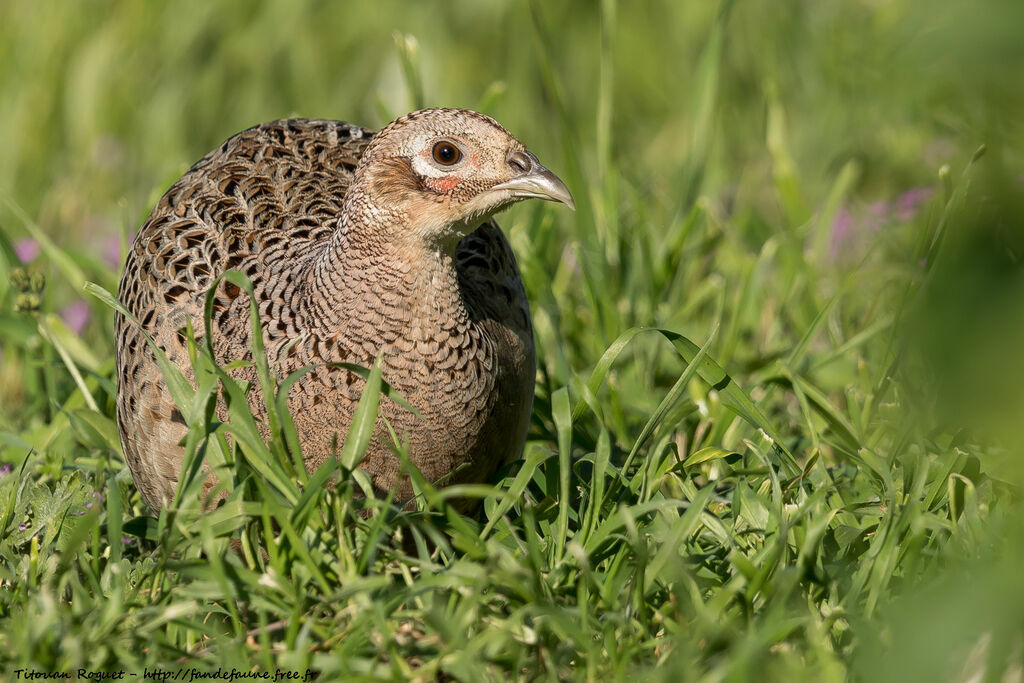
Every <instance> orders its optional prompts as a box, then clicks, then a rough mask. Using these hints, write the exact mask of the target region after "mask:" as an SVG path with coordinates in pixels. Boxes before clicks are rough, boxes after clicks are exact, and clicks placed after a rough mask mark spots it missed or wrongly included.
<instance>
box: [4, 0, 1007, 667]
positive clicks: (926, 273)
mask: <svg viewBox="0 0 1024 683" xmlns="http://www.w3.org/2000/svg"><path fill="white" fill-rule="evenodd" d="M988 5H989V6H988V7H987V9H986V10H985V11H984V12H982V11H978V10H976V9H974V8H973V7H972V5H971V4H970V3H967V2H960V1H958V0H950V1H944V2H925V1H924V0H920V1H916V0H894V1H893V2H888V3H867V2H865V3H854V2H850V3H822V2H814V1H811V0H808V1H807V2H794V3H792V7H790V8H789V9H785V10H784V9H782V8H780V7H779V6H778V5H777V3H768V2H757V1H756V0H747V1H742V0H737V1H736V2H723V3H674V2H668V1H667V0H666V1H664V2H657V1H655V0H650V1H649V2H644V3H638V4H630V5H626V4H625V3H616V2H615V1H614V0H602V2H600V3H588V2H583V1H582V0H581V1H579V2H570V3H564V4H556V3H542V2H539V1H536V2H507V3H506V2H465V3H416V4H409V5H406V4H400V3H398V2H392V1H390V0H385V1H384V2H380V3H376V5H375V8H374V11H370V10H362V9H361V8H358V7H356V6H347V7H343V6H342V4H341V3H317V2H294V3H264V4H255V3H244V2H224V3H206V2H199V1H196V2H187V3H178V4H174V5H168V6H167V7H159V6H157V5H155V4H149V3H128V2H124V3H116V2H110V3H79V4H68V3H60V2H56V1H55V0H40V1H39V2H34V3H8V4H7V5H5V6H4V7H3V8H2V9H0V130H2V131H3V132H2V133H0V143H2V149H3V153H2V154H0V345H2V346H0V352H2V355H0V387H3V388H2V390H0V464H7V465H9V466H10V467H9V468H8V469H5V470H4V471H3V473H2V474H0V662H2V663H3V666H4V669H5V670H6V672H7V679H8V680H14V677H15V675H16V674H15V670H16V669H25V668H27V669H31V670H35V671H51V670H53V671H75V670H76V669H78V668H86V669H87V670H90V671H120V670H124V671H127V672H134V673H138V674H140V675H141V674H142V673H143V671H144V669H147V668H148V669H151V670H152V669H154V668H158V669H165V670H176V669H179V668H183V667H194V668H195V669H198V670H200V671H216V670H217V669H218V668H219V669H221V670H222V671H229V670H230V669H231V668H234V669H236V670H238V671H254V670H255V671H270V672H271V673H273V672H275V671H276V670H278V669H283V670H290V671H298V672H300V673H301V672H303V671H305V670H306V669H312V670H315V671H318V672H322V673H323V675H324V678H323V679H322V680H333V679H335V678H338V677H339V676H342V675H344V676H362V677H366V678H384V679H405V678H413V677H419V678H421V679H423V680H430V679H433V678H435V677H440V676H449V677H454V678H455V679H459V680H481V679H492V680H505V679H507V678H521V679H534V678H540V679H590V680H609V679H624V678H634V677H643V678H652V679H664V680H673V681H675V680H710V681H719V680H787V681H788V680H809V681H842V680H871V681H876V680H893V681H902V680H967V679H968V678H971V677H972V676H974V675H983V676H984V678H983V680H1001V678H1002V676H1003V674H1004V673H1006V672H1010V673H1011V674H1012V673H1014V672H1016V674H1017V675H1019V672H1020V671H1021V667H1022V666H1024V655H1022V651H1024V650H1022V648H1024V622H1022V620H1021V614H1024V582H1022V581H1021V580H1020V570H1019V568H1020V566H1021V563H1022V561H1024V555H1022V551H1021V544H1020V539H1021V538H1022V537H1024V514H1022V512H1021V509H1020V505H1019V489H1020V486H1021V485H1022V484H1024V465H1022V461H1021V460H1020V454H1021V450H1022V446H1024V425H1022V424H1021V421H1020V416H1021V415H1022V414H1024V393H1022V392H1021V391H1020V386H1022V385H1024V360H1022V357H1021V354H1020V351H1019V349H1020V348H1022V347H1024V313H1022V309H1021V306H1020V301H1021V300H1022V296H1024V274H1022V273H1024V271H1022V266H1021V259H1022V256H1021V255H1022V254H1024V227H1022V226H1024V207H1022V200H1021V196H1022V195H1024V185H1022V184H1021V183H1022V178H1024V150H1022V148H1021V145H1020V140H1022V139H1024V130H1022V128H1024V123H1022V121H1024V118H1022V117H1021V116H1020V115H1019V113H1020V112H1021V111H1024V96H1022V93H1021V90H1020V88H1019V87H1018V86H1017V85H1016V84H1018V83H1021V82H1024V55H1022V51H1021V48H1020V47H1018V43H1019V36H1018V35H1017V33H1018V29H1017V27H1019V26H1020V25H1021V22H1022V21H1024V10H1022V9H1021V8H1020V7H1019V3H1017V2H1013V1H1011V0H992V1H991V2H990V3H988ZM424 104H425V105H451V106H468V107H474V108H480V109H483V110H485V111H486V112H487V113H489V114H491V115H493V116H495V117H496V118H497V119H498V120H499V121H501V122H502V123H504V124H505V125H506V126H507V127H508V128H509V129H510V130H512V131H513V132H514V133H515V134H516V135H517V136H518V137H519V138H520V139H522V140H523V141H524V142H525V143H526V144H527V145H528V146H529V147H530V149H531V150H533V151H534V152H536V153H537V154H538V156H539V157H540V158H541V160H542V161H543V162H544V163H545V164H546V165H547V166H549V167H551V168H552V169H554V170H556V172H558V173H559V174H560V175H561V176H562V177H563V178H564V179H565V180H566V182H567V183H568V185H569V186H570V187H571V188H572V190H573V192H574V195H575V197H576V200H577V205H578V211H577V212H576V213H575V214H571V215H570V214H568V213H567V212H564V211H559V210H552V209H551V208H549V207H547V206H542V205H540V204H539V203H533V204H525V205H521V206H518V207H516V208H514V209H513V210H512V211H510V212H509V213H508V214H507V215H506V216H504V217H503V220H502V226H503V227H504V228H505V230H506V233H507V234H508V235H509V238H510V240H511V242H512V245H513V247H514V249H515V251H516V254H517V257H518V259H519V263H520V266H521V269H522V272H523V277H524V280H525V283H526V286H527V289H528V292H529V295H530V300H531V304H532V311H533V317H534V322H535V327H536V330H535V335H536V341H537V345H538V358H539V372H538V376H537V387H536V400H535V409H534V415H533V420H532V424H531V429H530V434H529V440H528V443H527V446H526V449H525V453H524V458H523V460H521V461H519V462H516V463H514V464H512V465H511V466H509V467H508V468H506V469H504V470H503V471H502V472H501V473H500V474H499V476H498V477H496V479H495V480H494V481H493V482H488V483H487V484H486V485H480V486H465V487H460V488H457V489H445V488H436V487H435V486H433V485H432V484H431V483H430V482H426V481H423V480H422V478H421V477H417V473H416V472H415V471H412V472H411V473H412V475H413V476H414V481H415V482H416V489H417V491H418V494H419V495H418V496H417V507H416V509H415V510H409V509H402V508H400V507H399V506H398V505H396V501H392V500H376V499H373V498H372V496H371V497H370V498H365V497H363V496H362V493H363V491H364V486H363V485H364V484H365V478H364V477H362V475H361V474H360V473H359V472H358V470H356V471H353V470H352V467H353V466H354V465H355V464H357V463H358V461H359V454H360V448H361V447H365V438H363V437H360V436H359V433H358V432H359V430H358V426H359V425H360V424H364V425H365V424H372V422H373V420H374V418H375V415H376V409H375V406H376V402H377V400H378V398H379V392H384V391H388V389H387V388H386V387H384V386H381V385H379V384H378V383H377V382H375V381H374V378H375V377H376V378H379V374H376V373H375V372H374V371H373V370H372V369H371V370H370V373H371V374H370V381H369V382H368V386H370V387H371V388H372V389H371V390H370V391H368V392H367V394H366V395H364V403H363V404H361V408H360V409H361V411H363V412H362V418H363V419H362V420H360V419H357V420H356V429H355V432H356V433H355V434H354V435H353V436H352V437H351V438H350V439H349V440H348V442H347V443H346V444H345V446H344V449H343V451H342V454H341V458H340V459H339V461H338V462H335V463H331V464H330V465H328V466H325V469H323V470H321V471H319V472H316V473H312V474H307V473H306V472H305V471H304V470H303V469H302V468H301V467H300V466H297V464H296V460H295V458H296V456H297V455H298V453H297V448H296V446H295V443H294V432H293V430H292V429H291V426H290V419H289V417H288V415H287V411H285V410H284V409H283V402H279V403H275V404H272V405H271V406H270V410H269V411H268V414H269V416H270V418H271V419H272V421H273V423H272V424H271V432H272V433H273V434H274V435H275V436H274V439H273V440H272V441H271V442H270V443H269V444H268V443H264V442H263V441H262V440H261V439H260V437H259V430H258V428H257V426H256V423H255V422H254V419H253V418H252V416H251V415H249V413H248V412H247V410H245V409H244V405H245V402H244V398H243V397H242V392H243V391H244V387H241V386H238V385H237V384H236V383H234V382H233V381H232V380H230V378H228V377H227V375H224V374H223V373H222V371H220V370H219V369H218V368H216V367H215V366H214V365H213V364H212V363H211V362H210V361H209V355H208V352H207V351H206V350H205V349H204V348H202V347H200V348H197V349H196V350H195V358H196V360H195V363H196V367H197V369H198V370H199V372H198V373H197V376H199V377H201V378H203V380H202V381H201V382H200V383H199V385H198V387H197V388H193V387H191V386H189V385H188V384H187V383H185V382H179V383H178V384H177V385H176V387H177V388H176V391H177V392H178V394H179V396H178V397H177V398H178V400H179V404H180V405H181V406H182V412H183V414H184V415H185V416H186V419H187V421H188V422H189V425H190V433H189V437H188V441H187V444H188V447H189V450H190V452H191V454H192V461H191V463H190V467H195V466H197V465H198V463H199V458H200V457H206V458H208V459H209V460H210V462H211V463H212V464H214V465H215V466H216V467H218V468H219V471H220V472H221V473H222V476H221V479H222V481H224V482H226V485H227V486H228V488H229V489H230V490H231V492H232V493H231V496H230V497H229V499H228V501H227V503H226V504H225V505H223V506H222V507H221V508H219V509H218V510H217V511H216V512H214V513H212V514H201V513H200V511H199V509H198V503H197V495H198V491H197V482H196V481H195V479H194V477H192V478H190V477H185V478H184V480H183V485H182V487H181V489H180V491H179V493H178V496H177V497H176V504H175V505H173V506H172V507H171V509H169V510H167V511H165V512H164V513H163V514H161V515H160V517H159V518H153V517H152V516H151V515H150V513H149V511H148V510H147V509H146V508H145V507H144V506H143V504H142V503H141V501H140V498H139V495H138V492H137V491H136V490H135V488H134V485H133V483H132V481H131V476H130V474H129V473H128V471H127V468H126V466H125V464H124V461H123V458H122V455H121V451H120V445H119V443H118V439H117V432H116V428H115V425H114V421H113V420H114V411H113V396H114V385H113V382H114V377H113V372H112V371H113V349H112V341H113V340H112V332H111V330H112V315H113V309H112V305H113V304H112V302H111V301H110V297H109V295H105V294H104V292H109V291H114V290H115V288H116V282H117V276H118V267H117V266H116V265H115V264H114V263H113V261H115V260H116V259H111V254H109V253H108V252H112V251H113V252H116V251H117V246H118V245H119V244H120V245H122V247H123V244H124V243H125V242H127V240H129V239H130V235H131V234H132V232H133V231H134V230H135V229H137V227H138V226H139V225H141V223H142V221H143V219H144V217H145V214H146V213H147V212H148V209H149V207H150V206H151V205H152V204H153V203H154V202H155V200H156V199H157V198H158V197H159V195H160V194H161V193H162V192H163V191H164V190H165V189H166V187H167V186H168V185H169V184H170V182H172V181H173V179H174V178H176V177H177V176H178V175H179V174H180V173H181V172H182V171H183V170H184V169H185V168H186V167H187V166H188V165H189V164H190V163H191V162H192V161H194V160H195V159H197V158H199V157H200V156H201V155H202V154H204V153H206V152H207V151H208V150H209V149H212V148H213V147H214V146H215V145H217V144H219V143H220V142H221V141H222V140H223V139H225V138H226V137H228V136H229V135H231V134H233V133H235V132H237V131H238V130H241V129H243V128H245V127H247V126H249V125H252V124H254V123H257V122H259V121H262V120H268V119H272V118H276V117H281V116H287V115H292V114H294V115H303V116H326V117H332V118H340V119H346V120H350V121H353V122H358V123H361V124H364V125H371V126H380V125H382V124H383V123H386V122H387V121H388V120H389V119H390V118H391V117H393V116H395V115H397V114H400V113H403V112H405V111H407V110H409V109H410V108H413V107H417V106H421V105H424ZM982 144H984V145H985V148H984V150H979V148H980V146H981V145H982ZM33 244H34V245H37V246H38V248H39V251H40V253H39V255H38V256H37V257H34V258H32V259H27V258H26V259H25V260H28V261H29V262H28V263H25V264H23V263H21V262H20V260H21V257H27V256H32V254H30V253H27V251H31V248H32V245H33ZM121 252H122V253H123V248H122V249H121ZM87 283H94V284H90V285H88V286H87ZM239 284H244V283H243V282H241V281H239ZM83 318H85V320H84V322H83ZM256 337H257V338H258V335H256ZM256 359H257V361H259V359H260V356H259V354H257V356H256ZM258 370H260V372H259V375H260V381H261V382H262V383H264V385H265V386H267V387H268V388H269V390H264V392H263V394H264V395H266V396H276V395H279V392H281V391H284V390H286V388H287V387H286V386H284V387H282V382H284V381H285V379H284V378H274V377H272V376H271V375H270V373H269V371H268V370H267V368H266V367H265V365H264V366H263V367H258ZM218 373H219V374H218ZM217 379H220V380H221V381H222V382H223V386H224V388H225V391H226V392H227V393H228V394H229V395H231V396H232V401H231V407H230V418H231V419H230V421H229V423H228V424H225V425H218V424H215V423H211V422H210V415H211V413H209V412H208V408H209V405H210V402H209V399H210V397H211V396H212V395H213V392H214V391H215V390H216V387H217V384H216V380H217ZM275 386H276V387H277V388H276V389H274V388H273V387H275ZM229 434H230V435H231V437H232V439H231V440H230V442H229V440H228V439H227V436H228V435H229ZM364 436H365V433H364ZM229 443H231V444H234V445H233V446H230V447H229ZM190 471H194V470H190ZM458 496H469V497H475V498H478V499H480V501H481V506H480V507H481V509H480V511H479V513H478V514H476V515H474V516H471V517H466V516H462V515H460V514H458V513H457V512H455V511H454V510H453V509H452V508H451V507H450V506H449V505H448V502H449V501H450V500H451V499H452V498H453V497H458ZM232 541H234V547H233V546H232ZM264 551H265V553H264Z"/></svg>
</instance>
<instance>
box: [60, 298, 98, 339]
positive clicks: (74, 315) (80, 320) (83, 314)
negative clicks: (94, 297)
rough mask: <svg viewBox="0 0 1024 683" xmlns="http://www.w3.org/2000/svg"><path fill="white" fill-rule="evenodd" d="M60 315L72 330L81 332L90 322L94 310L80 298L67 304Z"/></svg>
mask: <svg viewBox="0 0 1024 683" xmlns="http://www.w3.org/2000/svg"><path fill="white" fill-rule="evenodd" d="M60 317H61V318H62V319H63V320H64V324H65V325H67V326H68V328H69V329H70V330H71V331H72V332H74V333H75V334H80V333H81V332H82V330H84V329H85V326H86V325H88V324H89V318H90V317H92V310H91V309H90V308H89V305H88V304H86V303H85V302H84V301H83V300H81V299H78V300H76V301H72V302H71V303H70V304H68V305H67V306H65V307H64V310H63V311H61V313H60Z"/></svg>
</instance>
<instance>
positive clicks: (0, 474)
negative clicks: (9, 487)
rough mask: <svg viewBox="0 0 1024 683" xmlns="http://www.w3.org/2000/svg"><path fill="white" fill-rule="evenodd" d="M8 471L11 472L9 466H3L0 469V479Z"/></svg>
mask: <svg viewBox="0 0 1024 683" xmlns="http://www.w3.org/2000/svg"><path fill="white" fill-rule="evenodd" d="M10 471H11V466H10V464H7V465H4V466H3V467H0V477H2V476H3V475H5V474H7V473H8V472H10Z"/></svg>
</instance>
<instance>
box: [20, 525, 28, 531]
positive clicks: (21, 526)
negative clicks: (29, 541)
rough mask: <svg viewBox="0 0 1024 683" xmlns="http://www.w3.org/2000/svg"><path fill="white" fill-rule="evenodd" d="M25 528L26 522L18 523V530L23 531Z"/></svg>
mask: <svg viewBox="0 0 1024 683" xmlns="http://www.w3.org/2000/svg"><path fill="white" fill-rule="evenodd" d="M27 528H28V525H27V524H19V525H18V531H24V530H25V529H27Z"/></svg>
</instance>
